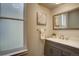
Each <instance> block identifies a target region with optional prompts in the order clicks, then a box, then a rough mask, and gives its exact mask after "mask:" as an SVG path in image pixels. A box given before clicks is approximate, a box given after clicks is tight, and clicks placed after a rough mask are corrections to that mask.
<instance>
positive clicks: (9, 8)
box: [0, 3, 24, 19]
mask: <svg viewBox="0 0 79 59" xmlns="http://www.w3.org/2000/svg"><path fill="white" fill-rule="evenodd" d="M23 10H24V5H23V3H1V4H0V12H1V13H0V17H9V18H19V19H23Z"/></svg>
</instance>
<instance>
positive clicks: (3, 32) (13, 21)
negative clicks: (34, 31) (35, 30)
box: [0, 3, 27, 55]
mask: <svg viewBox="0 0 79 59" xmlns="http://www.w3.org/2000/svg"><path fill="white" fill-rule="evenodd" d="M23 9H24V4H22V3H5V4H4V3H1V4H0V55H13V54H16V53H20V52H24V51H27V47H26V42H25V40H24V33H23V31H24V28H23V27H24V20H23V12H24V11H23Z"/></svg>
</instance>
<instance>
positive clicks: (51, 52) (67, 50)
mask: <svg viewBox="0 0 79 59" xmlns="http://www.w3.org/2000/svg"><path fill="white" fill-rule="evenodd" d="M44 55H45V56H79V49H77V48H73V47H70V46H67V45H63V44H60V43H56V42H51V41H48V40H46V41H45V48H44Z"/></svg>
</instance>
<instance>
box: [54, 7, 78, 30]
mask: <svg viewBox="0 0 79 59" xmlns="http://www.w3.org/2000/svg"><path fill="white" fill-rule="evenodd" d="M53 29H54V30H63V29H77V30H78V29H79V8H77V9H75V10H72V11H69V12H65V13H61V14H58V15H55V16H54V17H53Z"/></svg>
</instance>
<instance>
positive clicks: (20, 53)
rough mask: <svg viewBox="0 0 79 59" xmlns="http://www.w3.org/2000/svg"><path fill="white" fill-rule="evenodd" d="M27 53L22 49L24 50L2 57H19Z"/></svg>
mask: <svg viewBox="0 0 79 59" xmlns="http://www.w3.org/2000/svg"><path fill="white" fill-rule="evenodd" d="M27 51H28V50H27V49H24V50H20V51H17V52H13V53H9V54H6V55H4V56H21V55H23V54H26V53H28V52H27Z"/></svg>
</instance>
